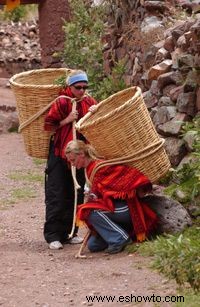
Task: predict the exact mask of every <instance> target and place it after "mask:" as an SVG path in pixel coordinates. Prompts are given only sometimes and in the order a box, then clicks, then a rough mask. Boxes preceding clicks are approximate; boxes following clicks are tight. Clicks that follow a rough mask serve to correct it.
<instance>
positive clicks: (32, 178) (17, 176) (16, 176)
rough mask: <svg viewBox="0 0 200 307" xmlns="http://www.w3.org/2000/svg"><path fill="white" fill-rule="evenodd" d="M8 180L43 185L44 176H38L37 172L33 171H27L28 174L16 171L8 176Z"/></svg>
mask: <svg viewBox="0 0 200 307" xmlns="http://www.w3.org/2000/svg"><path fill="white" fill-rule="evenodd" d="M8 178H10V179H12V180H15V181H25V182H40V183H43V181H44V176H43V175H41V174H38V173H36V172H32V171H31V170H29V171H27V172H26V173H25V172H24V171H16V172H13V173H10V174H9V175H8Z"/></svg>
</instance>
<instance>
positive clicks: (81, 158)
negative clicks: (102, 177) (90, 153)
mask: <svg viewBox="0 0 200 307" xmlns="http://www.w3.org/2000/svg"><path fill="white" fill-rule="evenodd" d="M66 156H67V160H68V161H69V162H70V163H71V164H72V165H73V166H75V167H76V168H77V169H80V168H83V167H85V165H86V157H85V154H84V153H83V152H81V153H78V154H75V153H73V152H70V153H68V154H67V155H66Z"/></svg>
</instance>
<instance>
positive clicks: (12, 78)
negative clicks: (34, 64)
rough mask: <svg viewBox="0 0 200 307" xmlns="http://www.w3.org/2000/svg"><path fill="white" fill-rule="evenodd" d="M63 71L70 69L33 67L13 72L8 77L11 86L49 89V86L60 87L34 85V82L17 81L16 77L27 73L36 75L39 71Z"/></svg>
mask: <svg viewBox="0 0 200 307" xmlns="http://www.w3.org/2000/svg"><path fill="white" fill-rule="evenodd" d="M56 70H58V71H63V72H67V71H68V72H70V71H72V69H69V68H63V67H60V68H41V69H33V70H28V71H24V72H20V73H18V74H15V75H14V76H12V77H11V78H10V79H9V83H10V84H11V85H12V86H16V87H18V88H19V87H20V88H32V89H34V88H42V89H49V88H60V87H61V85H57V84H44V85H39V84H38V85H36V84H29V83H28V84H22V83H18V82H17V79H18V78H19V77H21V76H28V75H37V74H40V73H41V72H54V71H56Z"/></svg>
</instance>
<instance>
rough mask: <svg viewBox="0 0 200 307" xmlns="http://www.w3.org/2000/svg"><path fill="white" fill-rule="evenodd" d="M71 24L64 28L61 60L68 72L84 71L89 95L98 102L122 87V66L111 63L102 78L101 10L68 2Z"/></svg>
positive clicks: (102, 7)
mask: <svg viewBox="0 0 200 307" xmlns="http://www.w3.org/2000/svg"><path fill="white" fill-rule="evenodd" d="M70 6H71V9H72V19H71V22H67V23H66V24H65V26H64V30H65V34H66V38H65V48H64V51H63V53H62V55H61V56H62V59H63V61H64V62H65V63H66V65H67V66H68V67H70V68H79V69H83V70H86V71H87V74H88V76H89V80H90V86H91V94H92V95H93V96H94V97H95V98H96V99H97V100H102V99H104V98H107V97H108V96H110V95H111V94H113V93H115V92H118V91H120V90H122V89H124V88H125V87H126V85H125V82H124V81H123V78H122V77H123V75H124V72H125V62H124V61H121V62H119V63H115V61H114V59H113V63H114V65H113V70H112V71H111V72H110V74H109V75H106V74H105V72H104V67H103V41H102V36H103V34H104V31H105V23H104V15H105V9H106V7H105V6H92V7H90V6H86V5H85V4H84V1H78V0H75V1H72V0H71V1H70Z"/></svg>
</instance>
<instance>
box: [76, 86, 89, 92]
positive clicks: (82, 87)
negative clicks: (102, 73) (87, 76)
mask: <svg viewBox="0 0 200 307" xmlns="http://www.w3.org/2000/svg"><path fill="white" fill-rule="evenodd" d="M73 87H74V88H75V89H76V90H79V91H80V90H84V91H86V90H87V89H88V85H83V86H81V85H73Z"/></svg>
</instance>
